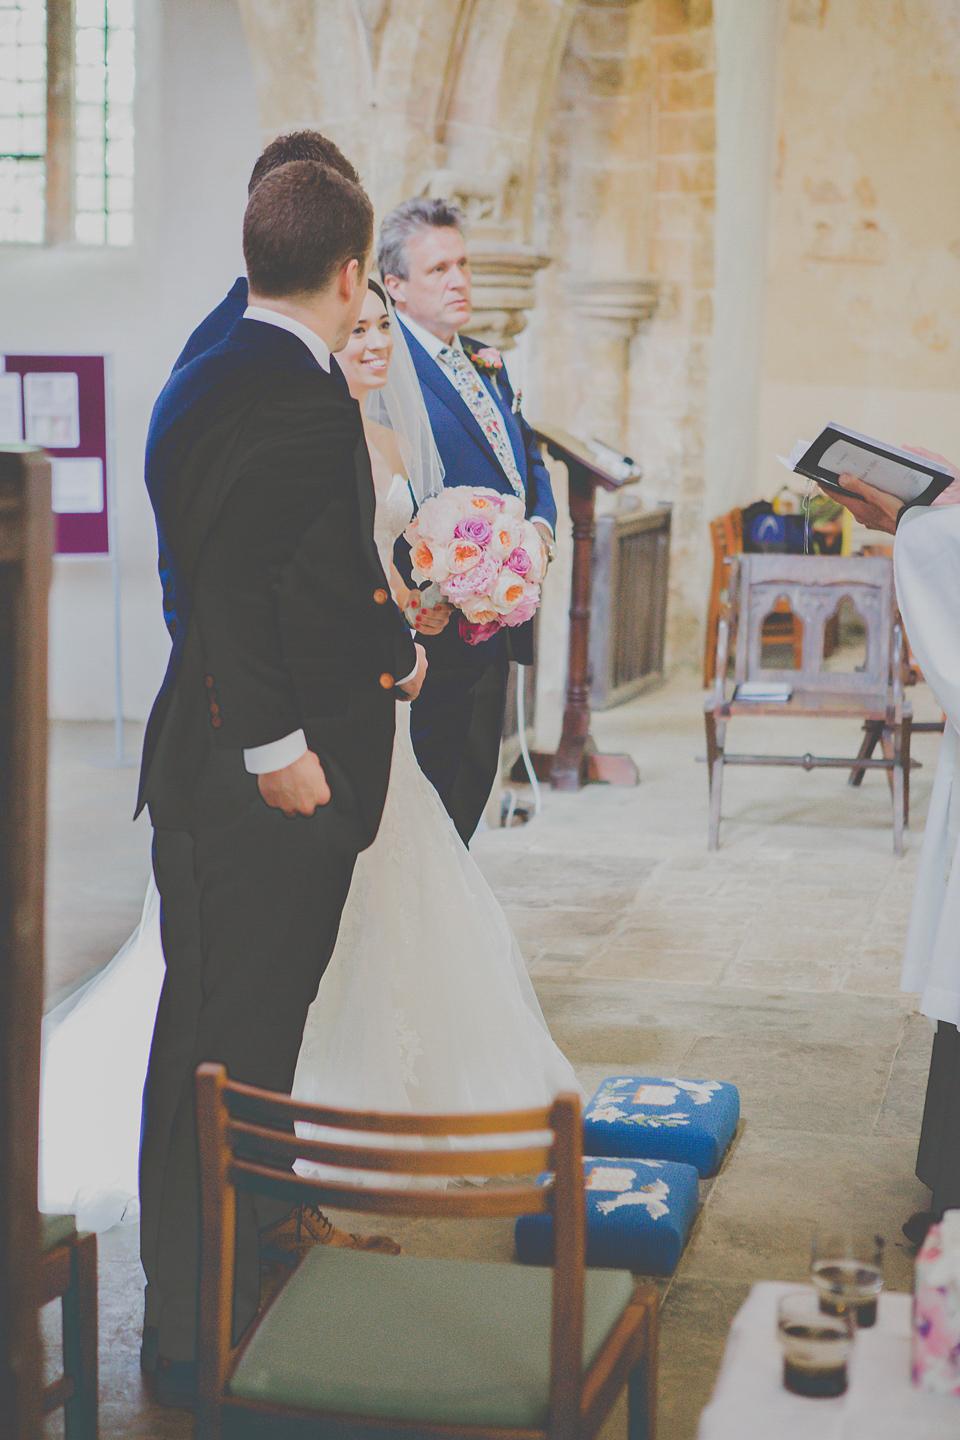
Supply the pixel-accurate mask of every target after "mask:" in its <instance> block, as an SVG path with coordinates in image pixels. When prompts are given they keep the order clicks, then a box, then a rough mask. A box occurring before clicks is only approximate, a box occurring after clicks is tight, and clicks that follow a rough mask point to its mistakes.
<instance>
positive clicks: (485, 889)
mask: <svg viewBox="0 0 960 1440" xmlns="http://www.w3.org/2000/svg"><path fill="white" fill-rule="evenodd" d="M398 330H399V327H398V326H397V325H396V323H395V322H393V321H391V318H390V316H389V314H388V310H387V306H386V303H385V300H384V298H383V296H382V292H381V291H380V290H379V288H378V287H374V286H373V285H371V288H370V291H369V294H368V296H367V300H366V302H365V304H364V309H363V312H362V315H361V318H360V321H359V323H358V326H357V328H356V330H355V331H354V333H353V336H352V337H351V340H350V343H349V344H348V346H347V348H346V350H344V351H343V353H342V354H341V355H340V356H338V360H339V362H340V365H341V368H342V369H343V371H344V374H345V375H346V377H347V381H348V384H349V386H350V390H351V393H352V394H353V395H354V396H355V398H357V399H358V400H360V402H361V404H362V405H364V428H365V430H366V434H367V443H368V446H369V449H370V456H371V462H372V468H373V477H374V485H375V488H376V492H377V509H376V523H375V539H376V542H377V548H378V551H379V553H380V557H381V560H382V562H383V568H384V571H385V573H386V574H387V575H388V577H390V579H391V584H392V586H393V588H394V593H395V595H396V596H397V597H398V599H399V601H400V602H401V603H403V601H404V599H405V593H404V586H403V583H402V581H401V579H400V577H399V575H398V574H397V572H396V569H395V567H394V565H393V560H392V555H393V545H394V541H395V540H396V538H397V537H398V536H399V535H400V534H401V533H402V532H403V530H404V529H405V527H406V526H407V525H408V524H409V522H410V520H411V518H412V516H413V514H414V510H415V497H416V499H417V500H422V499H423V498H424V495H425V494H429V493H431V492H432V491H433V490H435V489H436V488H438V486H439V483H440V481H441V477H442V471H441V470H440V467H439V457H438V456H437V454H436V447H435V446H434V444H433V441H432V437H431V435H430V431H429V424H428V422H427V418H426V411H425V409H424V407H423V402H422V399H421V398H420V390H419V383H418V382H417V379H416V375H415V373H414V371H413V366H412V362H411V361H410V358H409V355H408V353H407V351H406V347H405V343H404V341H403V339H402V336H399V335H398V333H397V332H398ZM391 352H393V355H394V358H393V360H392V361H391ZM398 362H399V363H398ZM388 377H389V380H390V386H389V390H388V389H387V388H386V387H387V381H388ZM375 417H379V418H375ZM445 619H446V615H445V614H444V613H442V612H441V613H440V614H439V615H438V616H436V618H435V619H433V620H430V619H428V620H427V621H426V624H427V625H434V626H436V625H442V624H443V623H445ZM162 982H163V954H162V951H161V947H160V927H159V898H158V896H157V892H156V887H155V886H154V883H153V880H152V879H151V881H150V885H149V887H148V892H147V898H146V901H145V904H144V912H143V917H142V919H141V923H140V926H139V928H138V930H136V931H135V932H134V934H133V935H132V936H131V938H130V940H128V942H127V944H126V945H125V946H124V947H123V949H122V950H120V951H119V952H118V954H117V955H116V956H115V957H114V959H113V960H112V961H111V962H110V964H109V965H108V966H107V967H106V969H105V970H103V971H102V972H101V973H100V974H99V975H97V976H95V977H94V978H93V979H92V980H91V981H89V982H88V984H87V985H86V986H84V987H83V989H82V990H81V991H79V992H78V993H77V994H76V995H74V996H73V997H71V998H70V999H69V1000H67V1001H65V1002H64V1003H63V1004H62V1005H61V1006H58V1007H57V1009H56V1010H54V1011H51V1012H50V1014H49V1015H48V1016H47V1017H46V1018H45V1020H44V1034H43V1072H42V1091H41V1140H40V1204H41V1209H46V1210H55V1209H56V1210H70V1211H72V1212H74V1213H76V1214H77V1217H78V1224H79V1225H80V1226H81V1227H82V1228H87V1229H98V1230H102V1229H107V1228H108V1227H109V1226H110V1225H113V1224H116V1223H117V1221H119V1220H120V1219H121V1218H123V1219H131V1220H132V1219H136V1218H137V1216H138V1214H139V1206H138V1203H137V1198H136V1197H137V1158H138V1151H139V1136H140V1101H141V1092H142V1090H143V1081H144V1077H145V1075H146V1068H147V1057H148V1054H149V1048H150V1038H151V1034H152V1030H153V1021H154V1016H155V1013H156V1008H157V1002H158V999H159V995H160V987H161V984H162ZM564 1089H566V1090H569V1089H573V1090H576V1091H580V1086H579V1084H578V1082H577V1080H576V1077H575V1075H574V1072H573V1069H572V1067H571V1065H570V1063H569V1061H568V1060H567V1059H566V1058H565V1057H564V1055H563V1054H562V1053H561V1051H560V1050H559V1049H558V1047H557V1046H556V1045H555V1043H554V1041H553V1039H552V1038H551V1035H550V1032H549V1030H548V1028H547V1025H546V1021H545V1020H544V1018H543V1014H542V1012H541V1010H540V1006H539V1004H538V1002H537V997H536V994H535V993H534V989H533V986H532V984H531V982H530V978H529V976H528V974H527V970H526V966H525V965H524V962H523V957H522V955H521V953H520V949H519V946H518V945H517V941H516V939H515V937H514V935H513V933H512V932H511V930H510V927H509V925H508V923H507V919H506V916H505V915H504V913H503V910H502V908H501V906H500V905H499V903H498V901H497V899H496V897H495V896H494V895H493V892H492V891H491V890H490V888H489V886H488V885H487V883H486V881H485V880H484V879H483V876H482V875H481V873H480V871H479V869H478V867H477V865H476V863H475V861H474V860H473V859H472V858H471V856H470V854H469V852H468V851H467V849H466V847H465V846H464V844H463V842H462V841H461V839H460V837H459V835H458V834H457V832H456V830H455V829H454V826H453V822H452V821H451V820H450V818H449V816H448V815H447V813H446V811H445V810H444V808H443V805H442V803H441V801H440V799H439V796H438V795H437V793H436V791H435V790H434V788H433V786H432V785H431V783H430V781H429V780H427V778H426V776H425V775H424V774H423V772H422V771H421V769H420V767H419V765H418V763H417V759H416V756H415V755H414V751H413V746H412V744H411V740H410V707H409V705H407V704H398V705H397V729H396V739H395V741H394V749H393V762H392V767H391V771H390V784H389V788H388V791H387V799H386V805H385V807H384V811H383V818H382V820H381V823H380V829H379V831H378V833H377V837H376V840H375V841H374V843H373V844H372V845H371V846H370V847H369V849H367V850H365V851H363V852H362V853H361V855H360V857H359V859H358V861H357V865H356V869H355V871H354V875H353V882H352V885H351V888H350V894H349V896H348V899H347V903H346V905H345V907H344V911H343V916H342V919H341V924H340V932H339V936H338V939H337V944H336V948H335V950H334V953H333V956H332V958H331V960H330V963H329V965H328V967H327V970H326V972H325V974H324V977H323V980H322V981H321V983H320V989H319V991H318V994H317V998H316V1000H315V1001H314V1004H313V1005H312V1007H311V1009H310V1012H309V1014H308V1016H307V1022H306V1027H305V1029H304V1035H303V1043H302V1046H301V1049H300V1058H299V1061H298V1064H297V1072H296V1078H295V1080H294V1086H293V1093H294V1095H295V1096H297V1097H298V1098H300V1099H303V1100H309V1101H313V1102H318V1103H323V1104H328V1105H334V1106H344V1107H350V1108H355V1109H375V1110H383V1111H401V1112H402V1111H426V1112H430V1111H451V1112H456V1111H477V1110H499V1109H512V1108H520V1107H526V1106H534V1105H540V1104H545V1103H547V1102H549V1101H550V1100H551V1099H552V1098H553V1097H554V1095H555V1094H556V1093H557V1092H558V1091H559V1090H564ZM581 1093H582V1092H581Z"/></svg>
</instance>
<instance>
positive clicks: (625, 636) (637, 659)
mask: <svg viewBox="0 0 960 1440" xmlns="http://www.w3.org/2000/svg"><path fill="white" fill-rule="evenodd" d="M670 519H671V512H670V507H669V506H667V505H665V506H662V507H661V508H660V509H657V510H649V511H641V510H634V511H627V512H626V513H621V514H616V515H599V516H598V517H597V521H596V535H595V538H594V542H593V598H592V601H591V606H590V670H591V684H590V705H591V707H592V708H593V709H594V710H607V709H609V708H610V706H612V705H621V704H623V702H624V701H625V700H631V699H632V698H633V696H634V695H639V694H641V692H642V691H644V690H646V689H648V688H649V687H650V686H651V685H653V684H656V683H657V681H659V680H661V679H662V678H663V648H664V636H665V632H666V620H667V580H668V577H669V569H670Z"/></svg>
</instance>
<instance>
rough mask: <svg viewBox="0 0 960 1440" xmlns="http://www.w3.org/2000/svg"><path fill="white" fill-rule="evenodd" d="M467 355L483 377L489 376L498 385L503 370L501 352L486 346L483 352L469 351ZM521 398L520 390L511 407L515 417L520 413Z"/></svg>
mask: <svg viewBox="0 0 960 1440" xmlns="http://www.w3.org/2000/svg"><path fill="white" fill-rule="evenodd" d="M467 354H468V355H469V356H470V361H471V363H472V365H473V367H474V369H476V370H479V371H480V374H481V375H488V376H489V377H490V379H491V380H492V381H493V383H494V385H497V384H498V382H499V380H500V373H501V371H502V370H503V356H502V355H501V354H500V351H499V350H497V349H495V348H494V346H493V345H485V346H484V347H483V349H482V350H468V351H467ZM520 397H521V391H519V390H518V391H517V393H516V395H514V397H513V404H512V405H511V406H510V412H511V414H513V415H516V414H518V413H519V411H520Z"/></svg>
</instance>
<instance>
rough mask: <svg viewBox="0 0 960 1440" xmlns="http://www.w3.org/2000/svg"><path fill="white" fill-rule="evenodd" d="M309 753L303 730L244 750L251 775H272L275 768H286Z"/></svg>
mask: <svg viewBox="0 0 960 1440" xmlns="http://www.w3.org/2000/svg"><path fill="white" fill-rule="evenodd" d="M306 753H307V737H306V735H304V733H303V731H302V730H294V732H293V734H292V735H285V736H284V737H283V739H282V740H271V741H270V744H269V745H254V746H253V747H252V748H251V749H249V750H244V752H243V763H244V766H245V767H246V770H247V772H248V774H250V775H272V774H273V772H274V770H285V769H286V768H287V766H288V765H292V764H293V763H294V762H295V761H297V760H299V759H300V757H301V756H302V755H306Z"/></svg>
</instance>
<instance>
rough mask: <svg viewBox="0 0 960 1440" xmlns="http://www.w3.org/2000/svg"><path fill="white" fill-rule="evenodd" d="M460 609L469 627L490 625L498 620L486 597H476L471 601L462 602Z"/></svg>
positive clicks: (498, 617)
mask: <svg viewBox="0 0 960 1440" xmlns="http://www.w3.org/2000/svg"><path fill="white" fill-rule="evenodd" d="M460 608H461V610H462V612H463V614H464V616H465V617H466V619H467V620H469V621H470V624H471V625H492V624H493V623H494V622H495V621H499V619H500V616H499V615H498V614H497V611H496V610H494V609H493V608H492V607H491V605H490V601H489V600H488V599H487V598H486V596H479V595H478V596H475V597H474V598H473V599H471V600H464V602H463V604H462V605H461V607H460Z"/></svg>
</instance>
